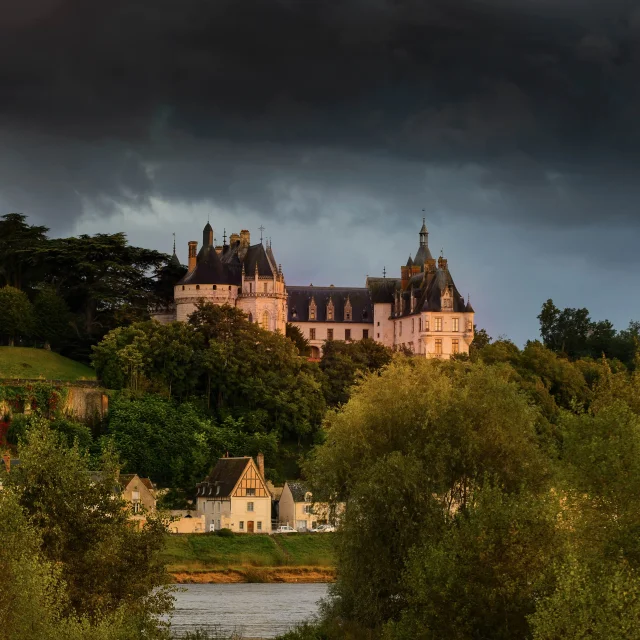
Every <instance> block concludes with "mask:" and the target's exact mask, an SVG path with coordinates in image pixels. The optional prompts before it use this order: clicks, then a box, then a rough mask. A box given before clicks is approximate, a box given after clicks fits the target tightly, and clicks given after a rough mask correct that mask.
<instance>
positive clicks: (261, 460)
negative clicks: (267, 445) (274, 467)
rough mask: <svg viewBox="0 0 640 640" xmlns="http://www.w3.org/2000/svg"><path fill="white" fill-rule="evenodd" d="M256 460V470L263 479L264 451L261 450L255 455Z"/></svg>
mask: <svg viewBox="0 0 640 640" xmlns="http://www.w3.org/2000/svg"><path fill="white" fill-rule="evenodd" d="M256 460H257V461H258V471H259V472H260V475H261V476H262V479H263V480H264V453H262V451H261V452H260V453H259V454H258V455H257V456H256Z"/></svg>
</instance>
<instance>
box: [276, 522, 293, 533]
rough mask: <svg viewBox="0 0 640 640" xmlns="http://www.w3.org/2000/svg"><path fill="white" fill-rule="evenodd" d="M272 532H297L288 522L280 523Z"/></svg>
mask: <svg viewBox="0 0 640 640" xmlns="http://www.w3.org/2000/svg"><path fill="white" fill-rule="evenodd" d="M273 533H297V531H296V529H294V528H293V527H290V526H289V525H288V524H281V525H280V526H279V527H278V528H277V529H276V530H275V531H274V532H273Z"/></svg>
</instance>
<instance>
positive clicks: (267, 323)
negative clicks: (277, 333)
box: [262, 311, 269, 330]
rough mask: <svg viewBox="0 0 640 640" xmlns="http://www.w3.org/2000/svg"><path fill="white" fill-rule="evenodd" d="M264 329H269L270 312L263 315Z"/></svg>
mask: <svg viewBox="0 0 640 640" xmlns="http://www.w3.org/2000/svg"><path fill="white" fill-rule="evenodd" d="M262 328H263V329H267V330H268V329H269V312H268V311H265V312H264V313H263V314H262Z"/></svg>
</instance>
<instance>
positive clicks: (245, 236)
mask: <svg viewBox="0 0 640 640" xmlns="http://www.w3.org/2000/svg"><path fill="white" fill-rule="evenodd" d="M250 244H251V235H250V234H249V231H248V230H247V229H242V231H240V246H241V247H243V248H245V247H246V248H248V247H249V245H250Z"/></svg>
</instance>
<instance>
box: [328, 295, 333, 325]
mask: <svg viewBox="0 0 640 640" xmlns="http://www.w3.org/2000/svg"><path fill="white" fill-rule="evenodd" d="M333 319H334V307H333V300H331V298H329V304H328V305H327V320H328V321H332V320H333Z"/></svg>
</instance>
